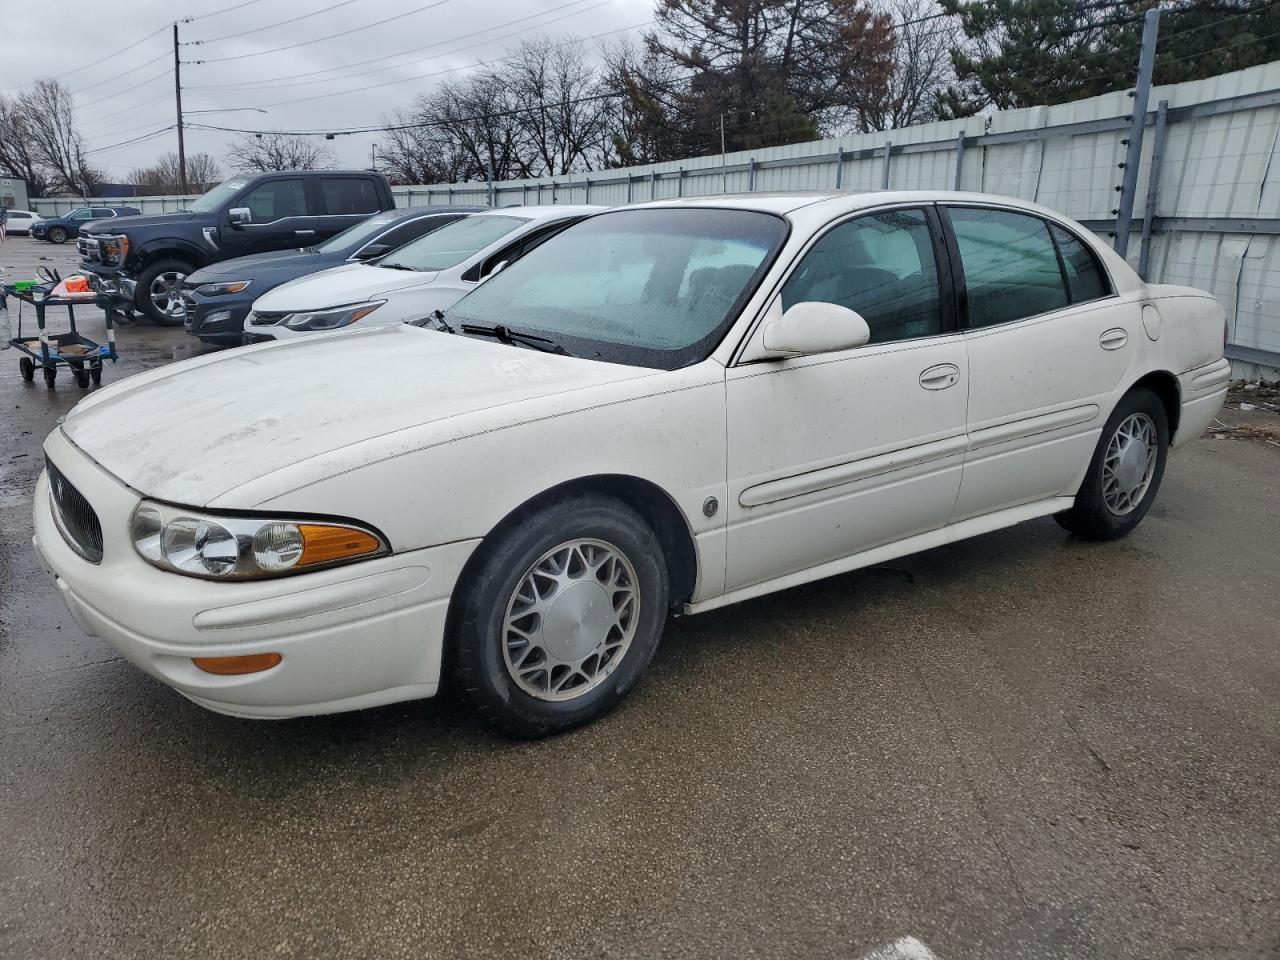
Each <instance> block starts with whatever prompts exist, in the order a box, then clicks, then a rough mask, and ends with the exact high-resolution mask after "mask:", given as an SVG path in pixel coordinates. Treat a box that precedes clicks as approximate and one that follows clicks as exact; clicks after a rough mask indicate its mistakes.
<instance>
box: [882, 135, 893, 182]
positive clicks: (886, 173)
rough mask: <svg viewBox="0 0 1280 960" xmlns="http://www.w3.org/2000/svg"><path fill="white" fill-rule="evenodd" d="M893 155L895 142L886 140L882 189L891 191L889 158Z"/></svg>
mask: <svg viewBox="0 0 1280 960" xmlns="http://www.w3.org/2000/svg"><path fill="white" fill-rule="evenodd" d="M892 155H893V142H892V141H890V140H886V141H885V142H884V170H883V172H881V174H880V189H881V190H888V189H889V158H890V157H891V156H892Z"/></svg>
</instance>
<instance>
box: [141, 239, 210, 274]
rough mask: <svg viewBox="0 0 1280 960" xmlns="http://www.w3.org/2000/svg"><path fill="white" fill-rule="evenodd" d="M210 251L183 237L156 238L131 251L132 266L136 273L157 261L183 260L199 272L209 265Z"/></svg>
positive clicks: (143, 242) (145, 241)
mask: <svg viewBox="0 0 1280 960" xmlns="http://www.w3.org/2000/svg"><path fill="white" fill-rule="evenodd" d="M209 253H210V251H208V250H201V249H200V247H199V246H198V245H197V244H195V243H193V242H192V241H190V240H187V239H186V238H183V237H156V238H154V239H152V240H144V241H142V242H141V243H140V244H139V245H138V247H137V248H136V249H135V250H130V251H129V259H130V261H132V263H131V264H130V266H131V267H132V269H133V271H134V272H135V273H138V272H141V271H142V270H144V269H146V266H147V264H149V263H151V262H153V261H155V260H161V259H164V260H169V259H173V260H182V261H184V262H186V263H189V264H191V265H192V266H193V267H195V268H196V269H197V270H198V269H199V268H200V267H203V266H207V265H208V263H209Z"/></svg>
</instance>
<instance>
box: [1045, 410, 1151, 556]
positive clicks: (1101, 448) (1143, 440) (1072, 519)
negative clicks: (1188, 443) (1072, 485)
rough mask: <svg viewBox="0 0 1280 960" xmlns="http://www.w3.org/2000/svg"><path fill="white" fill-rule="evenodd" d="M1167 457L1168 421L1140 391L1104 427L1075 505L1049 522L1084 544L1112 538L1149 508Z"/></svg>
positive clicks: (1138, 521) (1129, 528)
mask: <svg viewBox="0 0 1280 960" xmlns="http://www.w3.org/2000/svg"><path fill="white" fill-rule="evenodd" d="M1168 455H1169V417H1168V415H1167V414H1166V413H1165V409H1164V404H1163V403H1162V402H1161V401H1160V398H1159V397H1157V396H1156V395H1155V394H1154V393H1152V392H1151V391H1150V390H1147V389H1146V388H1145V387H1139V388H1137V389H1134V390H1131V391H1129V393H1127V394H1125V395H1124V397H1122V398H1121V400H1120V402H1119V403H1118V404H1117V405H1116V408H1115V410H1113V411H1112V413H1111V416H1110V418H1108V420H1107V424H1106V426H1105V427H1103V430H1102V436H1101V437H1099V438H1098V446H1097V447H1096V448H1095V449H1094V452H1093V460H1092V461H1090V463H1089V470H1088V472H1087V473H1086V474H1085V475H1084V482H1083V483H1081V484H1080V491H1079V492H1078V493H1077V494H1076V502H1075V504H1074V505H1073V506H1072V507H1071V509H1070V510H1065V511H1063V512H1062V513H1059V514H1055V516H1054V519H1055V520H1057V521H1058V523H1059V524H1060V525H1061V526H1063V527H1065V528H1066V529H1067V530H1070V531H1071V532H1072V533H1074V534H1076V535H1077V536H1079V537H1082V538H1084V539H1086V540H1115V539H1117V538H1119V537H1123V536H1124V535H1125V534H1127V533H1128V532H1129V531H1130V530H1132V529H1133V528H1134V527H1136V526H1137V525H1138V524H1139V523H1140V522H1141V521H1142V518H1143V517H1145V516H1146V515H1147V511H1148V510H1149V509H1151V502H1152V501H1153V500H1155V497H1156V491H1157V490H1158V489H1159V488H1160V481H1161V479H1162V478H1163V477H1164V465H1165V460H1166V458H1167V457H1168Z"/></svg>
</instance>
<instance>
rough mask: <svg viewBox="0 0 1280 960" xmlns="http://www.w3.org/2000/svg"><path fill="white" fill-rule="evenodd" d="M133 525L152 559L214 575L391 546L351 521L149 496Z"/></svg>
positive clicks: (354, 556)
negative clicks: (246, 512)
mask: <svg viewBox="0 0 1280 960" xmlns="http://www.w3.org/2000/svg"><path fill="white" fill-rule="evenodd" d="M129 528H130V533H131V534H132V536H133V545H134V548H135V549H136V550H137V551H138V553H139V554H141V555H142V558H143V559H144V560H146V561H147V562H148V563H151V564H154V565H155V566H157V567H161V568H162V569H165V570H172V571H174V572H175V573H185V574H187V575H188V576H192V577H204V578H206V579H209V580H260V579H263V578H264V577H278V576H282V575H284V574H289V573H302V572H304V571H307V570H315V569H319V568H321V567H329V566H334V565H336V564H340V563H349V562H351V561H353V560H367V559H368V558H370V557H377V556H382V555H384V554H387V553H390V552H391V550H390V548H389V547H388V546H387V543H386V541H385V540H383V539H382V537H381V536H379V535H378V534H377V533H375V532H374V531H372V530H369V529H366V528H364V527H359V526H353V525H351V524H345V523H330V522H327V521H312V520H291V519H287V518H273V517H234V516H228V517H223V516H213V515H210V514H205V513H201V512H199V511H195V510H184V509H183V508H181V507H172V506H169V505H168V504H163V503H152V502H150V501H147V500H144V501H143V502H142V503H140V504H138V506H137V508H136V509H135V510H134V511H133V517H132V518H131V519H130V521H129Z"/></svg>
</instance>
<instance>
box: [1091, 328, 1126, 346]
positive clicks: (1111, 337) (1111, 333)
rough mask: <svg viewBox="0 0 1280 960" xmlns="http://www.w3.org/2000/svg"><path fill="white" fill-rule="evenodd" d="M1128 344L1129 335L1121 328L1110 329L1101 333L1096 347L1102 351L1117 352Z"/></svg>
mask: <svg viewBox="0 0 1280 960" xmlns="http://www.w3.org/2000/svg"><path fill="white" fill-rule="evenodd" d="M1128 342H1129V334H1128V333H1126V332H1125V330H1124V328H1123V327H1112V328H1111V329H1110V330H1104V331H1102V336H1100V337H1099V338H1098V346H1100V347H1102V349H1103V350H1119V349H1120V348H1121V347H1123V346H1124V345H1125V344H1126V343H1128Z"/></svg>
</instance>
